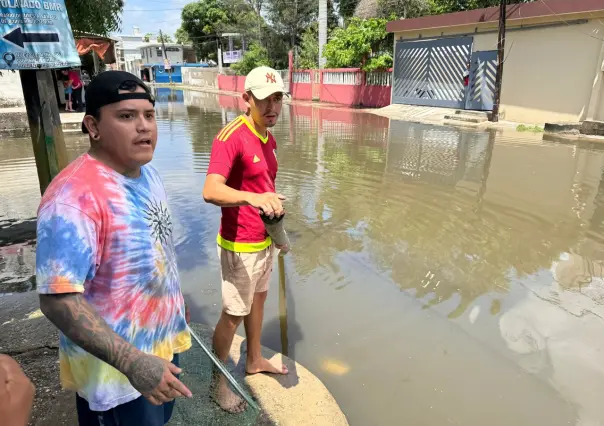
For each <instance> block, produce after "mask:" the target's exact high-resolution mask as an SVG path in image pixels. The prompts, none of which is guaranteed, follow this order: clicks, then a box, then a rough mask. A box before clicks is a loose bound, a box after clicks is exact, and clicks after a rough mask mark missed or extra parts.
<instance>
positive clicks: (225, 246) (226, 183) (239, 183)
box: [203, 67, 288, 412]
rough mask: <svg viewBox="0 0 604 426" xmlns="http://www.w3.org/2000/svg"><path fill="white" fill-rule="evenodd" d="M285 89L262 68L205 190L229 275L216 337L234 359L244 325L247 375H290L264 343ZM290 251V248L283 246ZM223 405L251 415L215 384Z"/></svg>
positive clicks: (215, 149) (224, 138)
mask: <svg viewBox="0 0 604 426" xmlns="http://www.w3.org/2000/svg"><path fill="white" fill-rule="evenodd" d="M285 93H286V92H285V88H284V85H283V80H282V79H281V76H280V75H279V74H278V73H277V72H276V71H275V70H274V69H272V68H269V67H258V68H255V69H254V70H252V71H251V72H250V73H249V74H248V75H247V78H246V81H245V93H244V94H243V99H244V101H245V103H246V106H247V113H246V114H244V115H241V116H240V117H238V118H237V119H235V120H234V121H232V122H231V123H230V124H228V125H227V126H226V127H224V128H223V129H222V130H221V131H220V132H219V133H218V135H217V136H216V138H215V139H214V142H213V145H212V154H211V157H210V164H209V166H208V175H207V178H206V182H205V186H204V189H203V198H204V199H205V201H206V202H208V203H212V204H215V205H217V206H220V207H221V208H222V219H221V226H220V232H219V234H218V238H217V242H218V256H219V258H220V265H221V270H222V304H223V307H222V315H221V317H220V320H219V321H218V324H217V325H216V331H215V332H214V338H213V346H214V351H215V352H216V355H217V356H218V357H219V358H220V359H221V360H222V361H223V362H224V361H226V359H227V356H228V354H229V350H230V348H231V344H232V342H233V337H234V336H235V331H236V330H237V327H238V326H239V325H240V324H241V321H242V320H243V323H244V326H245V334H246V337H247V361H246V372H247V373H248V374H256V373H274V374H287V373H288V371H287V368H286V367H285V366H284V365H280V366H274V365H272V364H271V363H270V362H269V361H268V360H267V359H265V358H264V357H262V354H261V350H260V335H261V331H262V318H263V316H264V302H265V301H266V295H267V292H268V282H269V278H270V274H271V272H272V270H273V246H275V244H273V242H272V240H271V238H270V237H269V236H268V234H267V232H266V228H265V226H264V222H263V220H262V218H261V217H260V214H264V215H266V216H268V217H269V218H271V219H272V218H274V217H281V216H282V215H283V214H284V210H283V205H282V204H281V202H282V201H284V200H285V197H283V196H282V195H280V194H277V193H275V178H276V176H277V168H278V165H277V143H276V142H275V138H274V137H273V135H272V134H271V133H270V132H269V131H268V128H270V127H273V126H274V125H275V124H277V119H278V118H279V114H280V113H281V108H282V101H283V95H284V94H285ZM276 247H277V248H278V249H285V250H287V249H288V247H281V246H276ZM214 396H215V398H216V402H217V403H218V404H219V405H220V406H221V407H222V408H223V409H225V410H227V411H229V412H240V411H242V410H244V409H245V403H244V401H243V400H242V399H241V398H239V397H238V396H236V395H235V394H234V393H233V392H232V391H231V390H230V389H229V387H228V385H227V383H226V380H225V379H224V377H221V378H220V379H219V380H217V381H216V382H215V393H214Z"/></svg>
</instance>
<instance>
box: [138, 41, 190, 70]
mask: <svg viewBox="0 0 604 426" xmlns="http://www.w3.org/2000/svg"><path fill="white" fill-rule="evenodd" d="M165 47H166V54H167V56H168V60H169V61H170V64H171V65H182V64H194V63H197V56H196V55H195V49H193V46H192V45H190V44H178V43H166V44H165ZM140 55H141V57H142V61H143V64H150V65H153V64H163V63H164V51H163V45H162V43H145V44H144V45H142V46H140Z"/></svg>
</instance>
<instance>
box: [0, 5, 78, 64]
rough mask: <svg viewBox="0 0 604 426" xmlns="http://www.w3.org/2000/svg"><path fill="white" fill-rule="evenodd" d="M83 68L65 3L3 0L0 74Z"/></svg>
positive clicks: (0, 25)
mask: <svg viewBox="0 0 604 426" xmlns="http://www.w3.org/2000/svg"><path fill="white" fill-rule="evenodd" d="M80 65H81V62H80V57H79V55H78V50H77V49H76V46H75V40H74V39H73V33H72V32H71V25H70V24H69V18H68V17H67V10H66V9H65V1H64V0H46V1H44V0H0V70H2V69H5V70H28V69H29V70H31V69H50V68H69V67H79V66H80Z"/></svg>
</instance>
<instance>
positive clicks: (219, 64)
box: [216, 39, 222, 74]
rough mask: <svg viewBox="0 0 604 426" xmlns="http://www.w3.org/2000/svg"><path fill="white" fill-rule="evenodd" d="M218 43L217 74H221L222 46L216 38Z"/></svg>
mask: <svg viewBox="0 0 604 426" xmlns="http://www.w3.org/2000/svg"><path fill="white" fill-rule="evenodd" d="M216 44H217V45H218V74H222V46H221V45H220V39H216Z"/></svg>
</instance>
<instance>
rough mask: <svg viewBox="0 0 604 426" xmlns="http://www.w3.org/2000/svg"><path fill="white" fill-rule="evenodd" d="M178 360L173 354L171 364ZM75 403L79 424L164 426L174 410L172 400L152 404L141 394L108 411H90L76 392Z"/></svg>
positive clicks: (91, 425)
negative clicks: (160, 403) (161, 403)
mask: <svg viewBox="0 0 604 426" xmlns="http://www.w3.org/2000/svg"><path fill="white" fill-rule="evenodd" d="M178 361H179V360H178V354H174V359H173V360H172V364H174V365H176V366H177V367H178V366H179V362H178ZM175 376H176V377H178V375H175ZM76 405H77V409H78V423H79V425H80V426H164V425H165V424H166V423H168V422H169V421H170V418H171V417H172V410H174V401H170V402H166V403H165V404H163V405H153V404H151V403H150V402H149V401H148V400H147V399H146V398H145V397H143V396H141V397H139V398H137V399H135V400H134V401H130V402H127V403H126V404H122V405H118V406H117V407H115V408H112V409H111V410H108V411H91V410H90V406H89V405H88V401H86V400H85V399H84V398H81V397H80V396H79V395H77V394H76Z"/></svg>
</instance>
